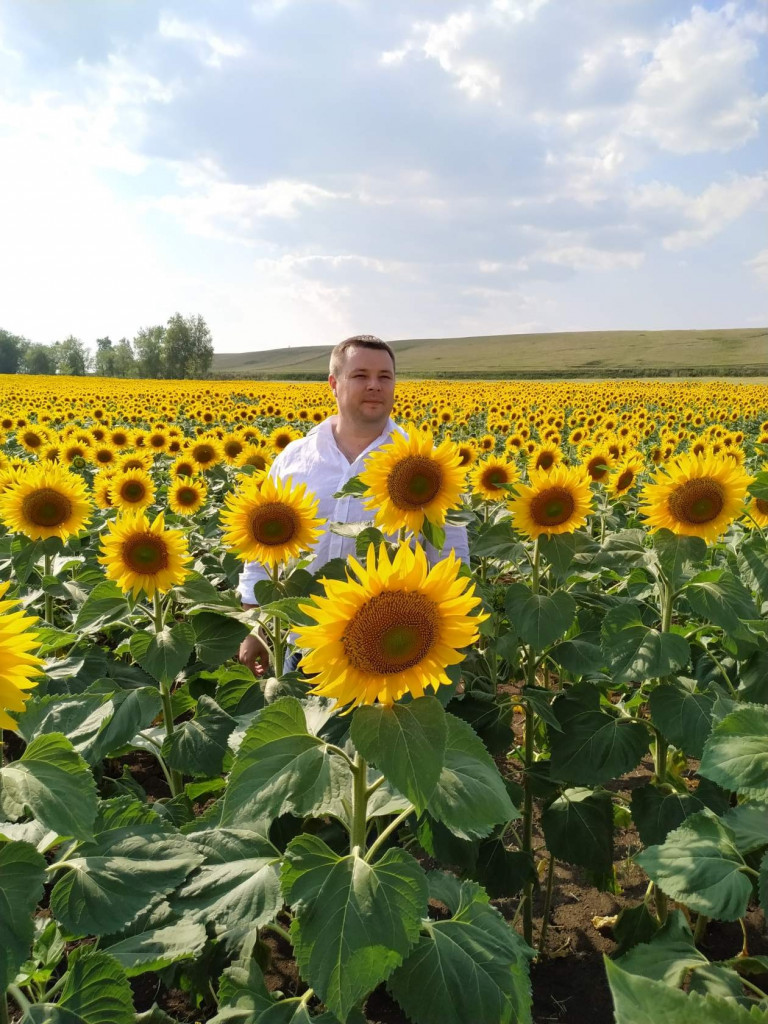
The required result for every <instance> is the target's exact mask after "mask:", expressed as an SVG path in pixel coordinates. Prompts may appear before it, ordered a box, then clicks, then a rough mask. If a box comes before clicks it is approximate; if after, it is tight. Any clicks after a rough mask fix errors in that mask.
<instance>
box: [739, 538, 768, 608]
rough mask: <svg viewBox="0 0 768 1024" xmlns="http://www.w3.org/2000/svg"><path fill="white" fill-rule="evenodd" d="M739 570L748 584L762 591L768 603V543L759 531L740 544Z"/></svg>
mask: <svg viewBox="0 0 768 1024" xmlns="http://www.w3.org/2000/svg"><path fill="white" fill-rule="evenodd" d="M736 558H737V561H738V564H739V569H740V570H741V573H742V575H743V576H744V577H745V578H746V580H747V582H748V583H750V584H751V583H754V587H755V588H756V589H758V590H759V591H760V593H761V594H762V596H763V599H764V600H766V601H768V542H766V539H765V537H763V536H762V535H761V534H760V533H759V532H758V531H757V530H752V531H751V533H750V535H749V536H748V537H745V538H744V539H743V540H742V541H741V543H740V544H739V550H738V551H737V553H736Z"/></svg>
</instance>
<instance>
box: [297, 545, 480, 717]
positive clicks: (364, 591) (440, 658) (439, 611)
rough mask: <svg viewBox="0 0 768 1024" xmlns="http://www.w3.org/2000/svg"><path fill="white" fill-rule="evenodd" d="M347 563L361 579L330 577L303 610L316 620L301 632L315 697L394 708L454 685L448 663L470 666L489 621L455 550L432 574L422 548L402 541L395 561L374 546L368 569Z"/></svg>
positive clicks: (299, 640) (353, 561)
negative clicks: (468, 655) (468, 653)
mask: <svg viewBox="0 0 768 1024" xmlns="http://www.w3.org/2000/svg"><path fill="white" fill-rule="evenodd" d="M348 565H349V566H350V568H351V570H352V572H353V573H354V575H355V576H356V577H357V579H353V578H352V576H351V575H350V577H349V578H348V579H347V580H346V581H344V582H342V581H340V580H326V581H325V584H324V585H325V593H324V595H322V596H318V597H315V598H313V602H314V603H313V604H307V605H301V606H300V607H301V610H302V611H303V612H304V613H305V614H306V615H308V616H309V617H310V618H312V619H314V620H315V623H316V625H313V626H302V627H299V629H298V631H297V634H298V635H297V646H298V647H300V648H304V649H305V651H306V653H305V654H304V657H303V658H302V660H301V663H300V664H301V668H302V669H303V670H304V671H305V672H307V673H308V674H310V675H314V679H313V683H314V688H313V690H312V692H313V693H316V694H318V695H320V696H323V697H332V698H335V699H336V700H337V701H338V702H339V705H340V706H344V705H347V704H349V705H352V706H353V707H354V706H356V705H359V704H374V703H376V701H378V702H379V703H380V704H388V705H389V704H392V703H394V701H396V700H398V699H399V698H400V697H402V696H403V695H404V694H405V693H410V694H411V695H412V696H414V697H422V696H424V688H425V687H431V688H432V689H433V690H437V688H438V687H439V686H442V685H447V684H449V683H450V679H449V678H448V676H447V674H446V671H445V670H446V668H447V666H449V665H457V664H458V663H459V662H460V661H463V659H464V655H463V654H461V653H460V650H461V649H462V648H464V647H468V646H470V644H473V643H475V641H476V640H477V637H478V632H477V627H478V626H479V625H480V623H481V622H483V621H484V619H486V618H488V616H487V615H485V614H482V613H481V614H478V615H474V616H473V615H470V612H471V611H472V609H473V608H475V607H476V606H477V605H479V604H480V598H479V597H476V596H475V588H474V584H470V581H469V580H468V579H467V578H466V577H459V569H460V567H461V563H460V561H459V560H458V559H457V558H456V556H455V555H454V553H453V552H451V554H450V555H449V556H448V558H445V559H443V560H442V561H441V562H438V564H437V565H436V566H435V567H434V568H432V569H430V568H429V567H428V565H427V559H426V555H425V554H424V550H423V549H422V548H421V547H420V546H419V545H417V546H416V549H415V551H412V550H411V549H410V547H409V546H408V545H407V544H404V543H403V544H401V545H400V546H399V548H398V549H397V551H396V553H395V556H394V559H393V560H392V561H391V562H390V560H389V556H388V555H387V549H386V547H385V546H384V545H381V547H380V548H379V554H378V558H377V556H376V552H375V550H374V547H373V545H372V544H371V545H370V546H369V548H368V556H367V559H366V564H365V567H363V566H362V565H361V564H360V563H359V562H358V561H357V560H356V559H354V558H351V557H350V558H349V559H348Z"/></svg>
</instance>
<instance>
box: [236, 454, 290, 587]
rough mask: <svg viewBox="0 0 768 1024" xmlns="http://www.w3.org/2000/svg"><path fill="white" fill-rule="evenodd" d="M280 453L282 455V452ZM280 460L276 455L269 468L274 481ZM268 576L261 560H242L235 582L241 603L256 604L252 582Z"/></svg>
mask: <svg viewBox="0 0 768 1024" xmlns="http://www.w3.org/2000/svg"><path fill="white" fill-rule="evenodd" d="M280 454H281V455H282V452H281V453H280ZM280 461H281V459H280V455H278V456H277V457H276V459H275V461H274V462H273V463H272V465H271V466H270V469H269V476H270V477H271V478H272V479H273V480H275V481H277V480H281V479H282V477H281V474H280ZM270 578H271V577H270V575H269V572H268V570H267V568H266V566H265V565H263V564H262V563H261V562H244V563H243V571H242V572H241V573H240V578H239V580H238V582H237V592H238V594H239V595H240V600H241V601H242V602H243V604H254V605H258V603H259V602H258V601H257V600H256V598H255V596H254V593H253V587H254V584H255V583H258V582H259V580H268V579H270Z"/></svg>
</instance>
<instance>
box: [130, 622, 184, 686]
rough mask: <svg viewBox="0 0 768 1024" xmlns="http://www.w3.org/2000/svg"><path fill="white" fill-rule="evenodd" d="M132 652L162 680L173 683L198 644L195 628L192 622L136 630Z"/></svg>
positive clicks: (132, 641) (154, 675)
mask: <svg viewBox="0 0 768 1024" xmlns="http://www.w3.org/2000/svg"><path fill="white" fill-rule="evenodd" d="M130 646H131V654H132V655H133V657H134V658H135V659H136V661H138V663H139V664H140V665H141V667H142V668H143V669H144V671H145V672H148V673H149V674H150V675H151V676H152V678H153V679H157V681H158V682H160V683H170V682H172V681H173V680H174V679H175V678H176V676H177V675H178V674H179V672H181V670H182V669H183V668H184V666H185V665H186V664H187V661H188V660H189V656H190V654H191V653H192V648H193V647H194V646H195V631H194V629H193V628H192V625H191V624H190V623H189V622H176V623H174V625H173V626H170V627H169V626H164V627H163V628H162V629H161V630H160V632H159V633H148V632H144V633H134V634H133V636H132V637H131V644H130Z"/></svg>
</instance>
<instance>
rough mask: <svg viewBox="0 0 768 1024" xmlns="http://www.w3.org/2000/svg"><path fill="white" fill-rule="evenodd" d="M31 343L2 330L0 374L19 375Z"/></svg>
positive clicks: (0, 329) (0, 334) (0, 337)
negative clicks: (25, 352)
mask: <svg viewBox="0 0 768 1024" xmlns="http://www.w3.org/2000/svg"><path fill="white" fill-rule="evenodd" d="M28 344H29V342H28V341H27V339H26V338H22V337H21V335H19V334H11V332H10V331H4V330H3V329H2V328H0V373H18V372H19V368H20V366H21V363H22V359H23V356H24V350H25V349H26V347H27V345H28Z"/></svg>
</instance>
